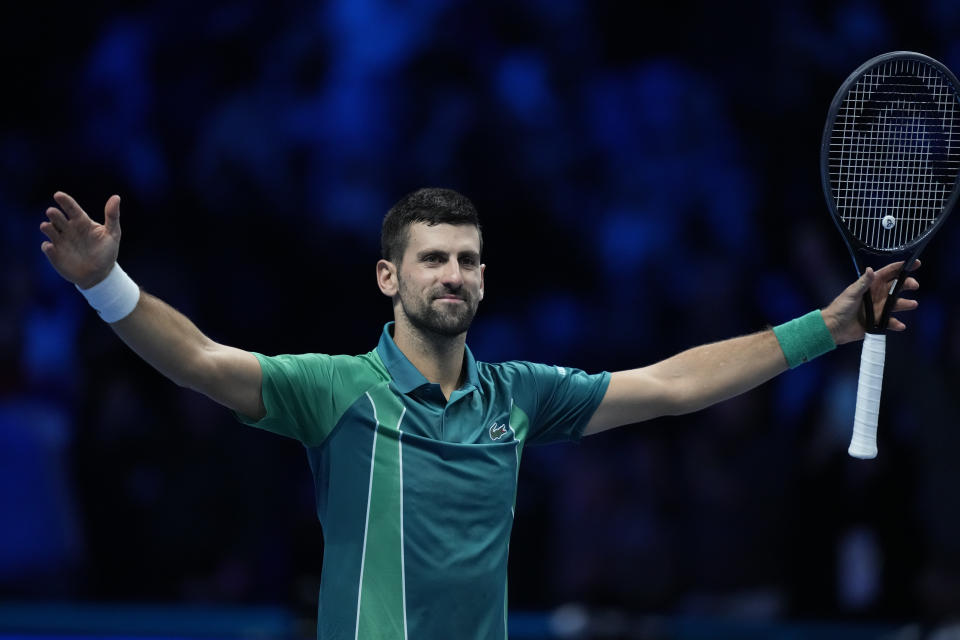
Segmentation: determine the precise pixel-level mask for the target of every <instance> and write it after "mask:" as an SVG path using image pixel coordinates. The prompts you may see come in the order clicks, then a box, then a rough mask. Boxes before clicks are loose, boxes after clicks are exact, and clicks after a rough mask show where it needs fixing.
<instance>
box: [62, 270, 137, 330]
mask: <svg viewBox="0 0 960 640" xmlns="http://www.w3.org/2000/svg"><path fill="white" fill-rule="evenodd" d="M77 291H79V292H80V293H82V294H83V297H84V298H86V299H87V302H89V303H90V306H91V307H93V308H94V309H96V310H97V313H99V314H100V317H101V318H103V319H104V321H105V322H116V321H117V320H121V319H123V318H126V317H127V316H128V315H130V312H131V311H133V310H134V308H135V307H136V306H137V302H138V301H139V300H140V287H138V286H137V283H136V282H134V281H133V280H131V279H130V276H128V275H127V274H126V272H125V271H124V270H123V269H121V268H120V265H119V264H118V263H116V262H115V263H114V264H113V269H111V270H110V275H108V276H107V277H106V278H104V279H103V280H101V281H100V282H98V283H97V284H95V285H93V286H92V287H90V288H89V289H81V288H80V285H77Z"/></svg>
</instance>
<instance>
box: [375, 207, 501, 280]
mask: <svg viewBox="0 0 960 640" xmlns="http://www.w3.org/2000/svg"><path fill="white" fill-rule="evenodd" d="M414 222H425V223H427V224H428V225H430V226H433V225H436V224H472V225H473V226H475V227H476V228H477V233H479V234H480V248H481V251H482V249H483V233H482V232H481V231H480V218H479V216H478V215H477V208H476V207H474V206H473V203H472V202H470V198H468V197H466V196H465V195H463V194H460V193H457V192H456V191H454V190H453V189H438V188H425V189H417V190H416V191H414V192H413V193H408V194H407V195H405V196H403V197H402V198H401V199H400V200H399V202H397V204H395V205H393V206H392V207H391V208H390V211H388V212H387V215H386V216H384V218H383V228H382V229H381V231H380V251H381V252H382V253H383V257H384V259H385V260H389V261H390V262H393V263H395V264H399V263H400V261H401V260H402V259H403V252H404V251H406V249H407V240H408V239H409V238H410V225H411V224H413V223H414Z"/></svg>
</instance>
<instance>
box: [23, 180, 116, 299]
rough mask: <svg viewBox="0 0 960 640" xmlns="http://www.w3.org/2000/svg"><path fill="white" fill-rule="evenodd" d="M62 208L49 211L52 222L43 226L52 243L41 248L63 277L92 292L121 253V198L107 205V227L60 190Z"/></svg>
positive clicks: (114, 199)
mask: <svg viewBox="0 0 960 640" xmlns="http://www.w3.org/2000/svg"><path fill="white" fill-rule="evenodd" d="M53 199H54V200H55V201H56V203H57V204H58V205H60V206H59V208H57V207H50V208H48V209H47V218H49V222H44V223H42V224H41V225H40V231H42V232H43V234H44V235H45V236H47V238H49V240H46V241H44V242H43V244H41V245H40V249H41V250H42V251H43V253H44V255H46V256H47V259H48V260H49V261H50V264H52V265H53V268H54V269H56V270H57V273H59V274H60V275H61V276H63V277H64V278H65V279H67V280H69V281H70V282H72V283H74V284H76V285H78V286H79V287H80V288H81V289H89V288H90V287H92V286H93V285H95V284H97V283H98V282H100V281H101V280H103V279H104V278H106V277H107V275H108V274H109V273H110V270H111V269H112V268H113V265H114V263H115V262H116V261H117V254H118V253H119V251H120V196H117V195H114V196H110V199H109V200H107V203H106V205H104V208H103V212H104V224H99V223H97V222H94V221H93V220H92V219H91V218H90V216H88V215H87V214H86V212H85V211H84V210H83V209H81V208H80V205H79V204H77V201H76V200H74V199H73V198H71V197H70V196H69V195H67V194H66V193H63V192H62V191H58V192H56V193H55V194H53Z"/></svg>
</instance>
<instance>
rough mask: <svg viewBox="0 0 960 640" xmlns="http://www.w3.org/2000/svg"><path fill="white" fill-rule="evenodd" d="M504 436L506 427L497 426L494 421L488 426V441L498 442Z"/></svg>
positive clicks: (503, 425) (502, 425)
mask: <svg viewBox="0 0 960 640" xmlns="http://www.w3.org/2000/svg"><path fill="white" fill-rule="evenodd" d="M505 435H507V425H505V424H497V421H496V420H494V421H493V424H492V425H490V439H491V440H499V439H500V438H502V437H503V436H505Z"/></svg>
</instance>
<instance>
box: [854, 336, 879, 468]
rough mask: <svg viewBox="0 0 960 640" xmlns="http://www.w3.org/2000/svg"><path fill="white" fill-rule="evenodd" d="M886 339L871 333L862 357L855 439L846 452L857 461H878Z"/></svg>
mask: <svg viewBox="0 0 960 640" xmlns="http://www.w3.org/2000/svg"><path fill="white" fill-rule="evenodd" d="M886 352H887V336H886V335H885V334H882V333H879V334H878V333H868V334H867V335H866V336H864V338H863V351H862V352H861V354H860V379H859V381H858V382H857V411H856V414H855V415H854V417H853V437H852V438H851V439H850V448H849V449H848V450H847V452H848V453H849V454H850V455H851V456H853V457H854V458H860V459H862V460H868V459H870V458H876V457H877V421H878V418H879V416H880V391H881V390H882V389H883V361H884V358H885V356H886Z"/></svg>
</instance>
